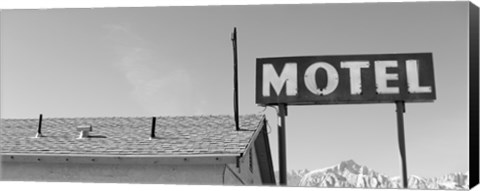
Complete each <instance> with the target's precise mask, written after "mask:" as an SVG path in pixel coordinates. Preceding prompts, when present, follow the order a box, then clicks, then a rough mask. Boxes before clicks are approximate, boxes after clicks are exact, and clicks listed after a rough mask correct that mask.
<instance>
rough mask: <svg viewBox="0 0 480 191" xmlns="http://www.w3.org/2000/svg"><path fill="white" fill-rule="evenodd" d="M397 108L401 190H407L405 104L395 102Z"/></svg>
mask: <svg viewBox="0 0 480 191" xmlns="http://www.w3.org/2000/svg"><path fill="white" fill-rule="evenodd" d="M395 105H396V108H397V128H398V145H399V148H400V158H401V160H402V182H403V188H408V176H407V153H406V146H405V130H404V127H403V126H404V123H403V113H405V102H403V101H397V102H395Z"/></svg>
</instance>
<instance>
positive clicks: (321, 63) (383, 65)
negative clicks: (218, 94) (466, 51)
mask: <svg viewBox="0 0 480 191" xmlns="http://www.w3.org/2000/svg"><path fill="white" fill-rule="evenodd" d="M256 67H257V68H256V69H257V80H256V103H257V104H260V105H276V104H279V103H285V104H288V105H307V104H342V103H386V102H390V103H391V102H395V101H405V102H427V101H433V100H435V98H436V95H435V83H434V75H433V61H432V54H431V53H413V54H381V55H378V54H376V55H346V56H305V57H280V58H259V59H257V66H256Z"/></svg>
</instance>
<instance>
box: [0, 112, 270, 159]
mask: <svg viewBox="0 0 480 191" xmlns="http://www.w3.org/2000/svg"><path fill="white" fill-rule="evenodd" d="M263 119H264V116H263V115H241V116H240V128H241V129H242V130H241V131H236V130H235V124H234V120H233V117H232V116H228V115H211V116H175V117H157V119H156V131H155V134H156V137H157V138H156V139H153V140H149V136H150V131H151V125H152V118H151V117H105V118H44V119H43V120H42V134H43V135H44V136H45V137H41V138H33V137H34V136H35V134H36V131H37V127H38V119H1V121H0V136H1V137H0V153H4V154H6V153H12V154H13V153H17V154H85V155H88V154H95V155H185V154H186V155H196V154H240V153H243V152H245V149H246V147H247V146H248V144H249V143H250V140H251V139H252V138H253V135H254V133H255V131H256V130H257V129H259V128H260V127H261V126H260V125H261V123H262V121H263ZM79 125H92V126H93V131H92V132H90V135H91V136H93V138H85V139H77V138H78V135H79V132H78V131H77V130H76V127H77V126H79ZM95 136H98V137H95ZM100 136H104V138H100Z"/></svg>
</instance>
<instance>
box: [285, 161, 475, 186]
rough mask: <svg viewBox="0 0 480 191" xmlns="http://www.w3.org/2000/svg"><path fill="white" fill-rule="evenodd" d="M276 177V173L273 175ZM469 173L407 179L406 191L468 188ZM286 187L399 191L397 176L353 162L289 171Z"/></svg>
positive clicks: (416, 176)
mask: <svg viewBox="0 0 480 191" xmlns="http://www.w3.org/2000/svg"><path fill="white" fill-rule="evenodd" d="M276 174H277V175H278V172H276ZM468 177H469V172H468V171H467V172H465V173H464V172H454V173H448V174H445V175H443V176H440V177H433V178H424V177H421V176H418V175H409V176H408V188H409V189H411V188H414V189H468ZM287 181H288V185H289V186H302V187H342V188H402V180H401V178H400V176H391V177H390V176H387V175H384V174H381V173H379V172H377V171H375V170H373V169H370V168H368V167H367V166H364V165H359V164H357V163H356V162H355V161H354V160H346V161H342V162H340V163H339V164H336V165H333V166H329V167H326V168H321V169H315V170H311V171H310V170H307V169H303V170H292V171H290V172H288V173H287Z"/></svg>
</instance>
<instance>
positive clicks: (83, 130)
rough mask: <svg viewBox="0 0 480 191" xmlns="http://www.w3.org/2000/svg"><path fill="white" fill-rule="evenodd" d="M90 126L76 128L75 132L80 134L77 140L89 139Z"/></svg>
mask: <svg viewBox="0 0 480 191" xmlns="http://www.w3.org/2000/svg"><path fill="white" fill-rule="evenodd" d="M92 130H93V129H92V125H80V126H77V131H79V132H80V135H79V136H78V139H83V138H88V137H89V135H88V134H89V132H91V131H92Z"/></svg>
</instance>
